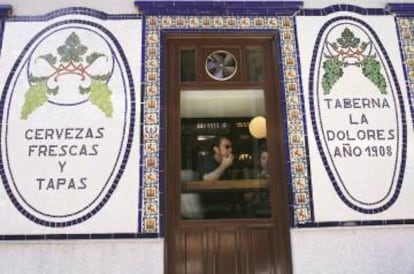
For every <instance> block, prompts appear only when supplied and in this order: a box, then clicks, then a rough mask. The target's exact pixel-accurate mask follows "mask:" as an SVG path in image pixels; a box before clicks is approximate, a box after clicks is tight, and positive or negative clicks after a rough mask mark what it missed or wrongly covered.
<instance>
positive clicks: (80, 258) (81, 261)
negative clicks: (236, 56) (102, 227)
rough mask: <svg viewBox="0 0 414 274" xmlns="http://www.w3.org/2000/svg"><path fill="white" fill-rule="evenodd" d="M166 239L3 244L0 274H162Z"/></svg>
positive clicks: (1, 245)
mask: <svg viewBox="0 0 414 274" xmlns="http://www.w3.org/2000/svg"><path fill="white" fill-rule="evenodd" d="M163 242H164V241H163V240H160V239H148V240H143V239H135V240H100V241H95V240H85V241H41V242H2V243H0V254H1V256H0V273H3V274H15V273H36V274H45V273H60V274H66V273H73V274H80V273H84V274H94V273H96V274H114V273H117V274H128V273H134V274H161V273H163V271H164V270H163V253H164V245H163Z"/></svg>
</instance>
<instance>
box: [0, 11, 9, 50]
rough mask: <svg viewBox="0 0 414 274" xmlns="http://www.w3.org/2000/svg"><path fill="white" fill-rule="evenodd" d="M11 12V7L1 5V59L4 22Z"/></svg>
mask: <svg viewBox="0 0 414 274" xmlns="http://www.w3.org/2000/svg"><path fill="white" fill-rule="evenodd" d="M11 11H12V7H11V6H10V5H0V57H1V48H2V45H3V34H4V21H5V19H6V17H8V16H9V15H10V14H11Z"/></svg>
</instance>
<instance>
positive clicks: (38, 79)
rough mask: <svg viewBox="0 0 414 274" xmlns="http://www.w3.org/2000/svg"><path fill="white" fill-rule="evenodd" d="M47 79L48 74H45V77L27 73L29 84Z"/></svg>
mask: <svg viewBox="0 0 414 274" xmlns="http://www.w3.org/2000/svg"><path fill="white" fill-rule="evenodd" d="M47 79H49V76H45V77H36V76H34V75H33V74H31V73H30V74H29V82H30V84H35V83H38V82H45V81H46V80H47Z"/></svg>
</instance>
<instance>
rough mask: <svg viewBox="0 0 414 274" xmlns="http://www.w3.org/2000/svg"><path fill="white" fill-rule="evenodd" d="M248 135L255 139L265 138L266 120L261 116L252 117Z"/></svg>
mask: <svg viewBox="0 0 414 274" xmlns="http://www.w3.org/2000/svg"><path fill="white" fill-rule="evenodd" d="M249 131H250V134H251V135H252V136H253V137H254V138H256V139H261V138H266V118H265V117H263V116H256V117H254V118H253V119H252V120H251V121H250V123H249Z"/></svg>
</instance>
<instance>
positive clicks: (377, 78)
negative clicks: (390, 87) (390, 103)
mask: <svg viewBox="0 0 414 274" xmlns="http://www.w3.org/2000/svg"><path fill="white" fill-rule="evenodd" d="M361 66H362V74H364V76H365V77H367V78H368V79H369V80H371V82H372V83H374V85H375V86H377V87H378V89H379V90H380V92H381V93H382V94H387V82H386V81H385V77H384V75H382V73H381V63H380V62H379V61H377V60H376V58H375V55H374V56H368V57H366V58H365V59H364V60H363V61H362V62H361Z"/></svg>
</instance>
